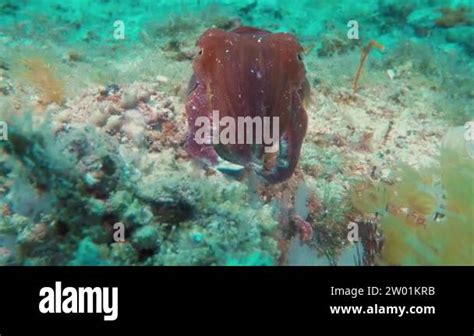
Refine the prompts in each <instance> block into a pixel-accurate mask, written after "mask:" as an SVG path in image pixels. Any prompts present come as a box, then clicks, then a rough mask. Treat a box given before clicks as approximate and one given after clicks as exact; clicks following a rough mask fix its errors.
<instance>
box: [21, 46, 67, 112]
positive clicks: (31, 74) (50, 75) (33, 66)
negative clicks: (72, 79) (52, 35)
mask: <svg viewBox="0 0 474 336" xmlns="http://www.w3.org/2000/svg"><path fill="white" fill-rule="evenodd" d="M20 68H21V70H20V73H19V75H20V78H23V79H24V80H25V81H26V82H27V83H28V84H30V85H32V86H33V87H34V88H35V89H36V90H37V91H38V93H39V99H38V105H39V107H40V108H41V109H44V108H45V107H46V106H47V105H49V104H51V103H56V104H58V105H62V104H63V103H64V101H65V96H66V95H65V82H64V80H63V79H62V78H61V76H60V75H59V73H58V70H57V68H55V67H54V66H53V63H52V62H50V61H48V60H47V59H46V58H45V57H43V56H39V55H34V56H31V57H24V58H23V59H22V60H21V61H20Z"/></svg>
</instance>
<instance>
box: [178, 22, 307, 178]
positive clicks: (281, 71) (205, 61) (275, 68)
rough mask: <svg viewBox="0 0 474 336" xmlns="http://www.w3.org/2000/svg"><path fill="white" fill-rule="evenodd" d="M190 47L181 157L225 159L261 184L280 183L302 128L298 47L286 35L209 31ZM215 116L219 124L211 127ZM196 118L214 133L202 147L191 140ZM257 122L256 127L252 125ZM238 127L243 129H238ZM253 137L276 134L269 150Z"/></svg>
mask: <svg viewBox="0 0 474 336" xmlns="http://www.w3.org/2000/svg"><path fill="white" fill-rule="evenodd" d="M196 46H197V52H196V56H195V59H194V62H193V75H192V77H191V80H190V82H189V88H188V96H187V100H186V113H187V119H188V126H189V132H188V139H187V151H188V153H189V154H190V155H191V156H192V157H193V158H195V159H197V160H200V161H201V162H205V163H208V164H211V165H216V164H217V163H218V161H220V160H225V161H228V162H231V163H234V164H237V165H240V166H242V167H252V169H254V170H255V171H256V172H257V174H258V175H259V176H261V177H263V179H264V180H266V181H267V182H269V183H277V182H281V181H284V180H286V179H288V178H289V177H290V176H291V175H292V174H293V172H294V170H295V168H296V165H297V163H298V158H299V155H300V150H301V145H302V142H303V138H304V136H305V134H306V129H307V124H308V118H307V114H306V110H305V107H306V103H307V101H308V100H309V95H310V86H309V83H308V80H307V79H306V70H305V66H304V63H303V58H302V54H303V48H302V46H301V45H300V44H299V43H298V41H297V39H296V38H295V37H294V36H293V35H291V34H287V33H271V32H269V31H266V30H261V29H257V28H252V27H239V28H236V29H234V30H231V31H224V30H220V29H209V30H207V31H206V32H204V33H203V34H202V36H201V37H200V38H199V39H198V41H197V43H196ZM216 111H217V113H216ZM216 116H218V117H219V120H214V119H215V118H216ZM203 118H204V119H208V120H209V121H210V123H211V125H212V126H211V127H212V131H213V132H214V133H213V135H212V137H211V139H208V141H204V142H203V141H202V140H199V139H198V135H200V136H201V135H202V128H203V126H204V124H205V123H204V122H203ZM242 118H243V119H242ZM259 118H260V119H261V120H263V123H262V122H257V121H258V119H259ZM239 119H240V120H239ZM232 120H235V123H234V124H233V125H232V126H233V127H230V124H231V121H232ZM242 120H246V121H248V123H245V122H244V123H243V124H242V123H240V124H239V122H240V121H242ZM251 121H255V122H254V123H251ZM265 121H267V122H269V123H270V125H267V124H265ZM208 125H209V124H208ZM239 125H240V126H242V125H243V126H247V127H246V129H242V128H241V127H238V126H239ZM222 126H226V128H225V137H226V139H224V140H225V141H224V140H222V141H219V136H220V135H222V134H217V136H216V132H217V129H219V128H220V129H222ZM234 126H235V127H234ZM259 127H262V128H265V129H264V130H260V129H258V128H259ZM249 128H250V129H251V130H250V133H247V132H249ZM259 131H262V132H263V134H264V135H267V137H265V136H264V137H263V140H265V139H267V140H268V139H275V135H277V136H278V137H277V138H276V141H274V142H276V143H268V142H265V141H259V140H262V138H260V139H259V138H258V137H257V135H258V134H259V133H258V132H259ZM211 133H212V132H211ZM242 135H244V136H243V137H242ZM215 140H217V142H216V141H215ZM242 140H243V141H242Z"/></svg>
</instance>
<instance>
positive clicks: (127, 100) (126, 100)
mask: <svg viewBox="0 0 474 336" xmlns="http://www.w3.org/2000/svg"><path fill="white" fill-rule="evenodd" d="M137 104H138V97H137V94H136V92H135V91H127V92H125V93H124V94H123V96H122V99H121V100H120V107H122V108H124V109H126V110H130V109H132V108H135V107H136V106H137Z"/></svg>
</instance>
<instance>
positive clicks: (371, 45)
mask: <svg viewBox="0 0 474 336" xmlns="http://www.w3.org/2000/svg"><path fill="white" fill-rule="evenodd" d="M372 48H376V49H378V50H380V51H383V50H384V46H383V45H381V44H380V43H378V42H377V41H374V40H370V41H369V43H367V45H366V46H365V47H364V48H362V50H361V51H360V61H359V66H358V67H357V71H356V74H355V76H354V80H353V81H352V90H353V91H354V92H357V88H358V83H359V79H360V76H361V75H362V71H363V69H364V64H365V61H366V60H367V56H369V53H370V51H371V50H372Z"/></svg>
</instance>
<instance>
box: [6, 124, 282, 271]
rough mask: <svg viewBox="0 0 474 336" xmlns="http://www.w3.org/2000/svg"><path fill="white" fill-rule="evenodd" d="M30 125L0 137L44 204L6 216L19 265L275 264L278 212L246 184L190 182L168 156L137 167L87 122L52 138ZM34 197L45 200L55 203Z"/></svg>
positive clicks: (21, 178) (19, 174)
mask: <svg viewBox="0 0 474 336" xmlns="http://www.w3.org/2000/svg"><path fill="white" fill-rule="evenodd" d="M30 116H31V115H30ZM27 121H28V118H26V119H25V117H23V118H18V119H13V120H12V121H11V127H10V141H8V142H2V143H0V146H2V148H3V150H4V151H5V152H6V153H7V154H8V159H9V160H8V162H10V163H11V164H12V165H13V166H14V167H15V169H14V170H12V171H11V172H10V174H15V176H16V180H17V183H22V184H23V185H24V186H25V187H22V188H26V187H27V188H28V190H30V192H28V193H29V195H30V198H27V201H28V202H36V203H37V205H35V204H33V205H31V206H30V205H29V204H28V206H27V207H26V208H25V209H26V210H25V211H23V214H24V215H25V217H21V218H22V221H17V222H15V223H13V221H11V220H10V219H8V220H7V223H6V225H7V227H9V228H10V229H11V230H12V231H13V234H15V235H16V236H17V242H18V244H19V247H20V250H21V253H20V255H19V256H18V257H17V258H16V262H17V263H20V264H32V265H58V264H59V265H63V264H70V265H90V264H101V265H109V264H110V265H111V264H120V265H123V264H142V265H151V264H155V265H176V264H178V265H184V264H185V265H211V264H214V265H223V264H233V263H237V262H238V263H242V264H261V265H268V264H274V263H275V262H276V259H277V258H278V249H277V246H276V241H275V240H274V239H273V238H272V234H273V231H274V230H275V228H276V220H275V219H274V215H273V211H272V208H271V207H270V206H262V207H259V208H253V207H250V206H248V201H244V200H245V199H250V193H249V192H248V190H247V188H246V187H245V185H242V184H241V183H239V182H234V183H226V184H223V183H222V182H219V181H215V182H212V181H209V180H205V179H200V178H191V177H190V174H191V171H190V165H189V164H187V165H181V166H180V165H178V164H177V163H176V162H174V163H173V162H172V161H170V160H172V156H170V155H169V153H168V152H164V153H162V156H161V159H160V160H158V161H159V162H160V169H152V170H150V169H147V168H144V167H147V166H148V165H149V164H150V162H148V163H147V164H145V163H141V164H139V163H137V162H136V161H135V160H137V158H135V157H133V155H131V154H130V153H126V152H121V151H119V149H118V148H117V145H116V144H115V142H114V141H113V138H111V137H110V136H107V135H104V134H98V133H96V132H95V131H93V130H92V129H88V128H85V129H74V128H71V129H68V130H66V131H62V132H59V133H58V134H56V135H54V134H53V133H52V132H51V129H50V127H48V124H47V123H46V124H41V125H36V127H33V125H31V123H28V122H27ZM163 167H167V168H166V169H163ZM146 171H148V173H146ZM150 172H152V174H151V175H150ZM15 190H16V189H15V188H12V189H11V190H9V191H8V193H10V194H11V197H9V198H8V200H9V202H10V205H12V207H13V208H14V209H18V206H19V205H22V206H23V207H25V205H24V204H17V203H18V202H22V201H21V199H16V198H15V197H13V196H14V193H16V191H15ZM22 190H23V189H22ZM33 191H34V192H33ZM35 193H37V194H39V195H42V197H46V200H47V201H48V207H44V206H42V203H43V200H42V199H35V198H34V194H35ZM235 200H239V202H235ZM29 209H33V210H29ZM15 216H19V215H15ZM7 218H15V217H10V216H9V217H7ZM118 222H120V223H123V224H124V226H125V236H126V237H125V239H126V241H125V242H123V243H120V244H126V245H123V246H122V245H120V244H119V243H116V242H114V241H113V232H114V231H113V226H114V224H115V223H118ZM45 237H47V239H45ZM37 242H41V244H38V243H37ZM117 244H119V245H117ZM127 258H130V259H129V260H127Z"/></svg>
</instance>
